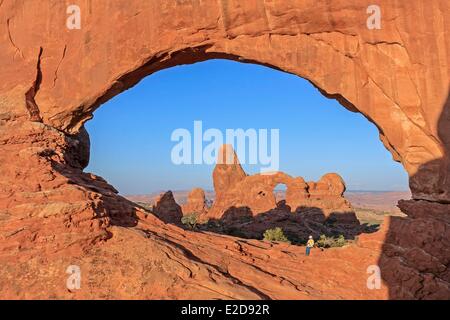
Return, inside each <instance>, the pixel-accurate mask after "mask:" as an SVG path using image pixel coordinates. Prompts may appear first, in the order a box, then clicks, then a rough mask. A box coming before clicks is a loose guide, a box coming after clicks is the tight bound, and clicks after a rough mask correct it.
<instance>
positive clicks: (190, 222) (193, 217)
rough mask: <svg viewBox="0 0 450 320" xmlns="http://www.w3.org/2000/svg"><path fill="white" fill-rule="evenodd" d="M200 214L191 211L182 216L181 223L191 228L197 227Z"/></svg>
mask: <svg viewBox="0 0 450 320" xmlns="http://www.w3.org/2000/svg"><path fill="white" fill-rule="evenodd" d="M197 220H198V214H197V213H195V212H194V213H189V214H187V215H185V216H183V217H182V218H181V223H182V224H184V225H185V226H186V227H188V228H190V229H195V228H196V227H197V222H198V221H197Z"/></svg>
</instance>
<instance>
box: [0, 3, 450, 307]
mask: <svg viewBox="0 0 450 320" xmlns="http://www.w3.org/2000/svg"><path fill="white" fill-rule="evenodd" d="M377 4H378V5H379V7H380V8H381V29H369V28H368V27H367V19H368V17H369V14H368V13H367V4H366V3H364V2H362V1H350V0H337V1H332V2H330V1H315V2H314V5H311V3H309V2H305V1H297V0H284V1H283V0H279V1H258V0H252V1H245V2H244V1H238V0H229V1H189V0H186V1H166V0H154V1H137V0H134V1H127V2H126V3H125V2H123V1H80V3H79V6H80V16H81V25H80V26H81V28H80V29H73V30H70V29H68V28H67V27H66V20H67V18H68V15H67V14H66V12H67V8H66V4H65V2H62V1H56V0H53V1H47V2H45V4H43V3H42V1H37V0H30V1H22V2H17V1H12V0H5V1H2V2H0V29H2V32H0V37H1V39H2V41H0V49H1V50H0V61H1V62H2V68H1V70H0V74H1V81H0V146H1V152H0V176H1V177H2V178H1V179H0V239H1V241H0V253H1V254H0V262H1V265H2V268H1V269H0V293H1V296H2V297H27V298H30V297H39V298H42V297H48V298H62V297H64V298H69V297H75V298H87V297H94V298H105V297H106V298H107V297H112V298H129V297H133V298H137V297H142V298H161V297H164V298H167V297H168V298H192V297H194V296H195V297H197V298H200V297H205V298H218V297H219V298H224V297H228V298H258V297H259V298H267V297H270V298H286V297H293V298H311V297H318V298H320V297H325V298H342V297H348V298H430V297H432V298H449V296H450V295H449V292H450V289H449V282H450V276H449V272H448V270H447V267H446V266H448V263H449V259H450V254H449V252H448V247H449V243H448V239H449V238H450V237H449V236H448V233H449V220H450V219H449V212H450V208H449V204H448V203H449V202H450V178H449V174H450V169H449V164H450V161H449V148H450V121H449V112H450V111H449V110H450V105H449V103H450V102H449V98H448V94H449V82H450V81H449V74H450V72H449V60H450V59H449V52H450V35H449V33H450V29H449V28H448V27H447V26H448V25H449V23H450V3H449V2H448V1H446V0H440V1H439V0H436V1H433V3H432V4H430V5H424V4H423V1H421V0H412V1H407V2H405V1H403V2H401V1H389V0H380V1H378V2H377ZM433 17H440V19H439V20H435V19H434V18H433ZM212 58H227V59H233V60H236V61H244V62H252V63H258V64H262V65H266V66H271V67H274V68H277V69H280V70H282V71H286V72H290V73H293V74H296V75H298V76H301V77H304V78H306V79H308V80H309V81H311V82H312V83H313V84H314V85H315V86H316V87H318V88H319V89H320V91H321V92H322V93H323V94H325V95H326V96H328V97H331V98H335V99H337V100H338V101H339V102H340V103H341V104H342V105H343V106H345V107H346V108H348V109H349V110H352V111H356V112H361V113H362V114H363V115H364V116H365V117H366V118H367V119H369V120H370V121H371V122H373V123H374V124H376V126H377V127H378V129H379V131H380V139H381V140H382V142H383V144H384V145H385V146H386V148H387V149H388V150H389V151H390V152H391V153H392V155H393V158H394V160H396V161H400V162H401V163H402V165H403V166H404V168H405V170H406V171H407V172H408V174H409V176H410V187H411V191H412V194H413V200H409V201H404V202H402V203H401V205H400V207H401V208H402V210H403V211H404V212H405V213H407V214H408V218H398V219H394V220H392V221H390V223H389V224H386V225H388V226H389V227H385V228H384V229H383V230H382V231H381V232H379V233H377V234H375V235H373V236H372V238H370V237H369V240H368V239H364V245H363V244H362V242H361V244H360V245H359V246H352V247H350V248H344V249H342V250H340V251H328V252H323V253H320V254H318V255H317V259H318V260H316V261H315V262H314V264H313V265H312V264H310V263H309V262H305V263H304V264H303V266H304V267H303V268H305V270H308V268H312V267H313V266H314V268H315V270H318V271H320V272H318V273H317V277H316V278H314V277H309V278H308V279H301V274H308V272H298V266H299V263H298V262H299V261H300V260H301V259H302V258H301V255H300V253H298V255H297V256H296V255H295V254H294V255H290V256H289V257H287V256H286V257H285V256H282V257H281V255H282V253H280V251H277V250H274V249H272V248H270V249H267V250H268V251H267V252H266V251H265V253H264V254H261V252H259V251H258V250H263V249H257V248H256V247H252V246H247V245H245V244H242V243H240V242H239V241H238V240H230V239H229V238H224V237H221V236H212V235H201V234H192V233H189V235H186V232H187V231H182V230H180V229H178V228H176V227H174V226H168V225H165V224H163V223H162V222H161V221H159V220H158V219H156V218H154V216H149V215H146V214H145V213H143V212H141V209H139V208H136V207H135V206H134V205H133V204H132V203H129V202H127V201H126V200H125V199H123V198H121V197H120V196H118V195H117V192H116V191H115V190H114V188H112V187H111V186H109V185H108V183H107V182H105V181H104V180H103V179H101V178H99V177H96V176H94V175H90V174H85V173H82V169H83V168H84V167H85V166H86V165H87V163H88V160H89V151H88V150H89V139H88V137H87V134H86V132H85V131H84V129H83V124H84V122H85V121H87V120H88V119H90V118H91V117H92V113H93V111H94V110H95V109H96V108H97V107H99V106H100V105H101V104H102V103H103V102H105V101H107V100H108V99H110V98H111V97H113V96H114V95H116V94H118V93H120V92H122V91H123V90H125V89H127V88H130V87H131V86H133V85H134V84H136V83H137V82H138V81H139V80H141V79H142V78H143V77H145V76H147V75H149V74H152V73H154V72H156V71H158V70H162V69H165V68H168V67H171V66H175V65H179V64H184V63H194V62H198V61H203V60H206V59H212ZM236 177H237V178H239V179H240V178H242V173H239V172H238V173H236ZM327 183H328V182H327ZM297 187H298V190H297V191H298V192H299V194H300V193H302V190H304V189H303V188H304V186H303V182H301V181H297ZM308 187H309V189H310V190H312V189H314V190H316V191H317V192H321V188H322V187H321V186H315V187H314V188H311V186H310V185H309V184H308ZM333 188H334V187H333ZM292 190H294V189H292ZM338 190H339V188H338V189H336V192H337V191H338ZM260 191H261V190H260ZM297 191H296V192H297ZM258 206H261V209H263V207H265V206H266V202H264V201H261V202H260V203H259V204H258ZM169 238H170V239H171V240H170V241H169V240H168V239H169ZM413 239H414V240H413ZM409 240H411V241H409ZM193 243H195V245H193ZM198 243H202V244H203V245H204V247H205V248H202V249H199V248H198V246H197V244H198ZM125 248H126V250H124V249H125ZM168 248H170V249H168ZM180 248H188V250H189V252H190V254H186V251H183V249H180ZM436 248H439V250H438V251H437V249H436ZM264 250H266V249H264ZM292 250H294V249H292ZM268 252H270V253H268ZM205 253H207V254H206V255H205ZM258 253H259V254H260V255H259V256H262V255H264V256H269V257H271V259H275V258H276V259H277V260H276V261H277V263H276V264H277V268H276V270H271V267H270V262H268V261H265V262H261V261H258V259H257V258H256V256H257V254H258ZM193 256H195V257H196V258H193ZM251 257H253V258H251ZM292 257H294V258H292ZM361 257H363V258H361ZM360 258H361V259H360ZM252 259H253V260H252ZM291 259H293V260H291ZM328 259H330V260H328ZM333 259H345V260H346V264H343V267H339V268H334V269H332V270H329V269H330V268H328V269H323V270H322V269H318V265H319V266H320V265H321V264H322V263H323V264H329V263H327V262H329V261H331V260H332V261H335V260H333ZM111 261H114V263H111ZM174 261H177V262H176V263H175V262H174ZM179 261H182V264H183V265H184V266H188V267H187V268H188V269H189V270H190V272H187V273H186V270H187V269H185V268H183V269H180V268H181V267H180V263H179ZM309 261H313V260H309ZM19 263H20V265H21V268H20V269H19V268H17V265H18V264H19ZM73 263H78V264H80V266H81V268H82V270H85V272H86V273H85V274H89V277H90V278H89V279H88V280H89V281H86V282H85V285H84V286H83V287H82V289H81V290H80V291H77V292H73V293H72V292H68V290H67V288H65V287H64V285H62V284H64V283H65V279H66V276H67V275H66V274H65V273H64V272H59V271H58V270H65V269H66V266H67V265H69V264H73ZM280 263H282V264H285V265H286V266H284V267H283V268H279V267H280ZM368 264H375V265H376V264H378V265H380V267H381V274H382V276H383V279H384V281H385V282H384V283H383V287H382V289H380V290H369V289H367V288H366V287H364V284H365V283H366V278H367V274H366V270H367V266H368ZM125 265H126V266H127V272H121V271H120V270H119V266H125ZM253 265H255V266H256V265H257V266H258V270H259V271H256V269H255V268H252V266H253ZM130 266H132V267H135V268H132V267H130ZM214 266H216V267H217V268H216V267H214ZM294 266H295V267H294ZM289 268H291V269H289ZM319 268H320V267H319ZM294 269H295V272H294ZM139 270H145V271H146V273H145V279H142V274H143V273H142V272H140V271H139ZM163 270H172V271H173V273H169V272H164V271H163ZM219 270H227V272H228V273H227V274H224V273H223V272H221V271H219ZM280 270H285V271H283V272H282V271H280ZM288 270H291V271H292V272H290V271H288ZM264 272H267V273H270V274H271V276H270V277H268V276H267V274H266V273H264ZM281 273H283V274H281ZM175 274H176V275H175ZM211 275H213V276H211ZM350 275H351V278H349V277H350ZM230 277H234V278H235V279H237V280H239V281H235V280H234V281H232V280H231V278H230ZM324 277H326V278H324ZM111 278H114V279H117V281H118V282H115V283H116V284H117V283H120V285H113V284H108V283H107V281H104V280H105V279H111ZM330 278H333V279H334V281H335V282H336V283H335V285H334V286H333V288H328V287H326V283H329V282H327V281H326V280H325V279H330ZM30 279H32V280H30ZM155 279H158V282H157V283H158V285H159V287H155V285H154V284H155V282H154V281H153V280H155ZM212 279H214V280H212ZM280 279H288V280H289V281H287V280H284V281H281V280H280ZM142 283H147V287H146V286H145V285H144V286H143V285H142ZM236 283H241V284H242V285H236ZM287 283H289V284H294V286H292V285H287ZM302 283H303V284H304V283H308V284H309V285H311V287H308V290H307V291H308V292H309V295H308V296H305V294H304V291H302V290H300V289H298V288H301V284H302ZM200 288H201V289H200ZM205 288H209V289H205ZM296 288H297V289H296ZM311 288H313V290H312V289H311ZM339 290H341V291H339Z"/></svg>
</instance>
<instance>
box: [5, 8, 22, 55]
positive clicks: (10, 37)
mask: <svg viewBox="0 0 450 320" xmlns="http://www.w3.org/2000/svg"><path fill="white" fill-rule="evenodd" d="M2 3H3V1H2V2H1V3H0V6H1V5H2ZM10 20H11V19H10V18H8V19H7V20H6V27H7V30H8V39H9V42H10V43H11V45H12V46H13V48H14V49H15V52H14V57H13V60H14V59H15V58H16V54H17V52H19V54H20V56H21V57H22V59H23V53H22V51H21V50H20V49H19V47H18V46H17V45H16V43H15V42H14V40H13V37H12V35H11V27H10V25H9V24H10Z"/></svg>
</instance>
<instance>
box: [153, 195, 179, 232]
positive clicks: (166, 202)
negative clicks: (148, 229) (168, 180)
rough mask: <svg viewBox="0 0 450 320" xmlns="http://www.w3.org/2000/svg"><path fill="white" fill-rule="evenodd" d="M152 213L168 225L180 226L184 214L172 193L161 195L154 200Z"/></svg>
mask: <svg viewBox="0 0 450 320" xmlns="http://www.w3.org/2000/svg"><path fill="white" fill-rule="evenodd" d="M153 203H154V204H153V206H152V210H151V211H152V213H154V214H155V215H156V216H157V217H158V218H160V219H161V220H162V221H164V222H166V223H174V224H180V223H181V218H182V217H183V212H182V210H181V207H180V206H179V205H178V204H177V202H176V201H175V198H174V197H173V194H172V191H167V192H164V193H161V194H160V195H159V196H157V197H156V198H155V199H154V200H153Z"/></svg>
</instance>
